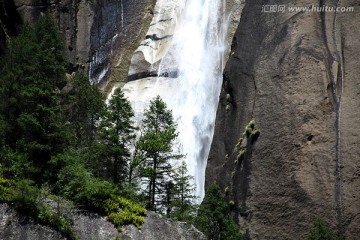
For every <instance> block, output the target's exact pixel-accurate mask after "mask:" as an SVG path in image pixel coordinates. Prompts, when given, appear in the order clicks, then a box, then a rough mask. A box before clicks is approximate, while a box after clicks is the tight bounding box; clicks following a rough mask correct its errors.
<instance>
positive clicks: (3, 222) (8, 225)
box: [0, 204, 117, 240]
mask: <svg viewBox="0 0 360 240" xmlns="http://www.w3.org/2000/svg"><path fill="white" fill-rule="evenodd" d="M66 215H67V217H69V218H70V219H71V221H72V222H73V223H74V226H73V229H74V231H75V233H76V234H77V236H78V237H79V239H84V240H85V239H86V240H90V239H91V240H105V239H106V240H110V239H116V235H117V230H116V228H114V226H113V225H112V224H111V223H110V222H108V221H106V219H105V218H104V217H100V216H98V215H96V214H84V213H79V212H76V211H72V212H69V213H67V214H66ZM0 239H1V240H19V239H21V240H40V239H41V240H63V239H65V238H64V237H62V236H61V234H60V233H58V232H56V231H55V230H53V229H51V228H49V227H48V226H43V225H39V224H37V223H34V221H33V220H31V219H29V218H28V217H24V216H21V215H19V214H17V213H16V212H15V211H14V210H12V209H11V208H9V206H8V205H6V204H0Z"/></svg>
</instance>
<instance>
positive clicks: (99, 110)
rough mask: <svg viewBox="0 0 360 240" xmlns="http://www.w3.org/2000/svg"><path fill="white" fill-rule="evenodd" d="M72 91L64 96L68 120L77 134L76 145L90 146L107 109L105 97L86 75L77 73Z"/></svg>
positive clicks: (72, 80) (73, 80)
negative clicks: (98, 123)
mask: <svg viewBox="0 0 360 240" xmlns="http://www.w3.org/2000/svg"><path fill="white" fill-rule="evenodd" d="M70 82H71V84H72V87H73V89H72V91H71V92H70V93H69V94H63V95H62V98H63V102H64V104H66V106H67V107H66V111H65V112H64V114H66V115H67V119H69V120H70V122H71V123H72V124H71V126H70V127H71V130H72V132H73V133H74V134H75V136H74V141H73V142H74V144H75V145H76V146H78V147H87V146H90V145H91V144H92V143H93V141H94V139H95V135H96V130H97V126H96V125H97V122H98V121H99V120H100V119H101V117H102V115H103V113H104V110H105V109H104V108H105V97H104V95H103V94H102V93H101V92H100V91H99V89H98V87H97V86H95V85H90V83H89V79H88V77H87V76H86V75H85V74H84V73H77V74H75V76H74V77H73V78H72V79H71V81H70Z"/></svg>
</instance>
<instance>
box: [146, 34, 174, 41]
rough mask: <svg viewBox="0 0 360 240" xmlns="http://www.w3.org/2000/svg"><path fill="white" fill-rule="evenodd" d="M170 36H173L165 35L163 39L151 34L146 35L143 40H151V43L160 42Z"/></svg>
mask: <svg viewBox="0 0 360 240" xmlns="http://www.w3.org/2000/svg"><path fill="white" fill-rule="evenodd" d="M172 36H173V35H165V36H163V37H158V36H157V35H156V34H152V35H146V36H145V39H151V40H153V41H159V40H162V39H165V38H170V37H172Z"/></svg>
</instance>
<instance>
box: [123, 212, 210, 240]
mask: <svg viewBox="0 0 360 240" xmlns="http://www.w3.org/2000/svg"><path fill="white" fill-rule="evenodd" d="M122 239H124V240H159V239H161V240H202V239H204V240H205V236H204V234H202V233H201V232H200V231H199V230H197V229H196V228H195V227H194V226H192V225H191V224H188V223H184V222H176V221H173V220H171V219H166V218H162V217H161V216H159V215H157V214H155V213H151V212H149V213H148V215H147V217H146V218H145V223H144V225H143V226H142V228H141V230H138V229H137V228H136V227H135V226H132V225H130V226H125V227H123V231H122Z"/></svg>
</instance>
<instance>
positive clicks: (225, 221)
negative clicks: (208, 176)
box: [195, 184, 241, 240]
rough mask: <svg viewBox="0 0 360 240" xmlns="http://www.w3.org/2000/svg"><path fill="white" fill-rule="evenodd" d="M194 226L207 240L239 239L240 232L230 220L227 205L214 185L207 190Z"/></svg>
mask: <svg viewBox="0 0 360 240" xmlns="http://www.w3.org/2000/svg"><path fill="white" fill-rule="evenodd" d="M230 205H234V204H233V203H230ZM195 225H196V227H197V228H198V229H199V230H200V231H202V232H203V233H204V234H205V236H206V237H207V239H209V240H220V239H227V240H239V239H241V233H240V230H239V228H238V226H237V225H236V223H235V222H234V220H233V219H232V218H231V215H230V209H229V205H228V204H227V203H226V202H225V200H224V196H223V195H222V193H221V191H220V188H219V187H218V186H217V185H216V184H211V185H210V186H209V187H208V188H207V190H206V193H205V198H204V200H203V202H202V203H201V205H200V208H199V211H198V215H197V217H196V219H195Z"/></svg>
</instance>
